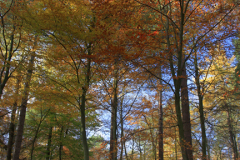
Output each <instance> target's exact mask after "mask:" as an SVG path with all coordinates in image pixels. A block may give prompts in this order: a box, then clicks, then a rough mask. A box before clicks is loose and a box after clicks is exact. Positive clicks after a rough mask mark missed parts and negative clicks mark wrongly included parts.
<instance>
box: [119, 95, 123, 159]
mask: <svg viewBox="0 0 240 160" xmlns="http://www.w3.org/2000/svg"><path fill="white" fill-rule="evenodd" d="M120 124H121V152H120V160H122V157H123V143H124V141H123V97H122V99H121V110H120Z"/></svg>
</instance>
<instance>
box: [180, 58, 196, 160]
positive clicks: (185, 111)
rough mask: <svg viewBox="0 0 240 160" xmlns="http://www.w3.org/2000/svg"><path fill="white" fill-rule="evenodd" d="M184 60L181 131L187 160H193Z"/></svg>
mask: <svg viewBox="0 0 240 160" xmlns="http://www.w3.org/2000/svg"><path fill="white" fill-rule="evenodd" d="M184 61H185V58H184V55H183V62H182V64H183V68H182V69H183V70H182V76H183V77H184V78H183V79H181V101H182V117H183V130H184V137H185V141H186V142H185V144H184V146H185V150H186V153H187V157H188V160H193V153H192V135H191V133H192V132H191V120H190V112H189V110H190V109H189V99H188V86H187V73H186V65H185V64H184V63H185V62H184Z"/></svg>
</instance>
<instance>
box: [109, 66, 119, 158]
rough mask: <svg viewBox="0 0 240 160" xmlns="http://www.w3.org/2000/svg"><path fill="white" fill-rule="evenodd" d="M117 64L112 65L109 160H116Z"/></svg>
mask: <svg viewBox="0 0 240 160" xmlns="http://www.w3.org/2000/svg"><path fill="white" fill-rule="evenodd" d="M116 66H117V64H114V67H115V68H114V81H113V99H112V103H111V134H110V155H111V160H117V106H118V97H117V89H118V88H117V87H118V77H117V76H118V75H117V74H118V73H117V72H118V71H117V68H116Z"/></svg>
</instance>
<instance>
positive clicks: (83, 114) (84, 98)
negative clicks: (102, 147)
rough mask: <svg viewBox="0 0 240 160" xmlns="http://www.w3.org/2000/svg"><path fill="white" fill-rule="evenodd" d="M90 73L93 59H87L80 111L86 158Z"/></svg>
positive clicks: (86, 156)
mask: <svg viewBox="0 0 240 160" xmlns="http://www.w3.org/2000/svg"><path fill="white" fill-rule="evenodd" d="M90 47H91V44H89V47H88V55H91V51H90ZM90 73H91V59H90V58H88V59H87V68H86V75H85V86H84V87H83V88H82V90H83V93H82V97H81V105H80V113H81V134H82V136H81V137H82V143H83V151H84V160H89V150H88V143H87V134H86V121H85V118H86V116H85V110H86V95H87V90H88V87H89V83H90Z"/></svg>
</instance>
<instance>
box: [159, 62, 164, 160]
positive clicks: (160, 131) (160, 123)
mask: <svg viewBox="0 0 240 160" xmlns="http://www.w3.org/2000/svg"><path fill="white" fill-rule="evenodd" d="M161 79H162V68H161V66H160V82H159V85H160V87H161V89H160V90H159V91H158V93H159V99H158V114H159V120H158V123H159V130H158V138H159V141H158V146H159V148H158V158H159V160H163V153H164V150H163V108H162V80H161Z"/></svg>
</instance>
